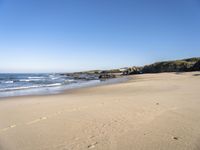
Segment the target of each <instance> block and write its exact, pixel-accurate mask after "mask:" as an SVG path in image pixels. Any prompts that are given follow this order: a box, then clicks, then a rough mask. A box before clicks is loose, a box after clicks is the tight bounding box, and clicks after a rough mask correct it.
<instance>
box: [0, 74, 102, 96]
mask: <svg viewBox="0 0 200 150" xmlns="http://www.w3.org/2000/svg"><path fill="white" fill-rule="evenodd" d="M99 82H100V80H98V79H92V80H84V79H75V78H73V77H69V76H64V75H60V74H35V73H34V74H0V97H10V96H22V95H41V94H42V95H43V94H57V93H61V92H63V91H64V90H66V89H73V88H78V87H85V86H90V85H94V84H97V83H99Z"/></svg>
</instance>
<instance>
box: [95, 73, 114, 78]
mask: <svg viewBox="0 0 200 150" xmlns="http://www.w3.org/2000/svg"><path fill="white" fill-rule="evenodd" d="M115 77H116V75H114V74H112V73H103V74H100V75H99V79H101V80H103V79H110V78H115Z"/></svg>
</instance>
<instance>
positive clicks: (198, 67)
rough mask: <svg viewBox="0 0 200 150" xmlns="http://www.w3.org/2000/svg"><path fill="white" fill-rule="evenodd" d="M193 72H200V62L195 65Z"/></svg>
mask: <svg viewBox="0 0 200 150" xmlns="http://www.w3.org/2000/svg"><path fill="white" fill-rule="evenodd" d="M192 71H200V60H199V61H198V62H196V63H195V64H194V66H193V67H192Z"/></svg>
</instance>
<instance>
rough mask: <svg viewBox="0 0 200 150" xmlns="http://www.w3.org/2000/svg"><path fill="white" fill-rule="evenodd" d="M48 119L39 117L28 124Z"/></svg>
mask: <svg viewBox="0 0 200 150" xmlns="http://www.w3.org/2000/svg"><path fill="white" fill-rule="evenodd" d="M46 119H47V117H40V118H39V119H35V120H33V121H30V122H28V123H27V125H31V124H34V123H37V122H39V121H42V120H46Z"/></svg>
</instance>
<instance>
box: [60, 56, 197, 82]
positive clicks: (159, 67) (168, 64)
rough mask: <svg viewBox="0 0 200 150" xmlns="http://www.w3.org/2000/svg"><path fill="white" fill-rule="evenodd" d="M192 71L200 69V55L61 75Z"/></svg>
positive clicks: (98, 76)
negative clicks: (140, 65)
mask: <svg viewBox="0 0 200 150" xmlns="http://www.w3.org/2000/svg"><path fill="white" fill-rule="evenodd" d="M190 71H200V57H194V58H188V59H182V60H173V61H163V62H156V63H153V64H150V65H145V66H142V67H138V66H133V67H126V68H121V69H112V70H92V71H84V72H75V73H63V74H61V75H66V76H69V77H73V78H75V79H84V80H93V79H100V80H105V79H109V78H116V77H119V76H124V75H132V74H145V73H162V72H190Z"/></svg>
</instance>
